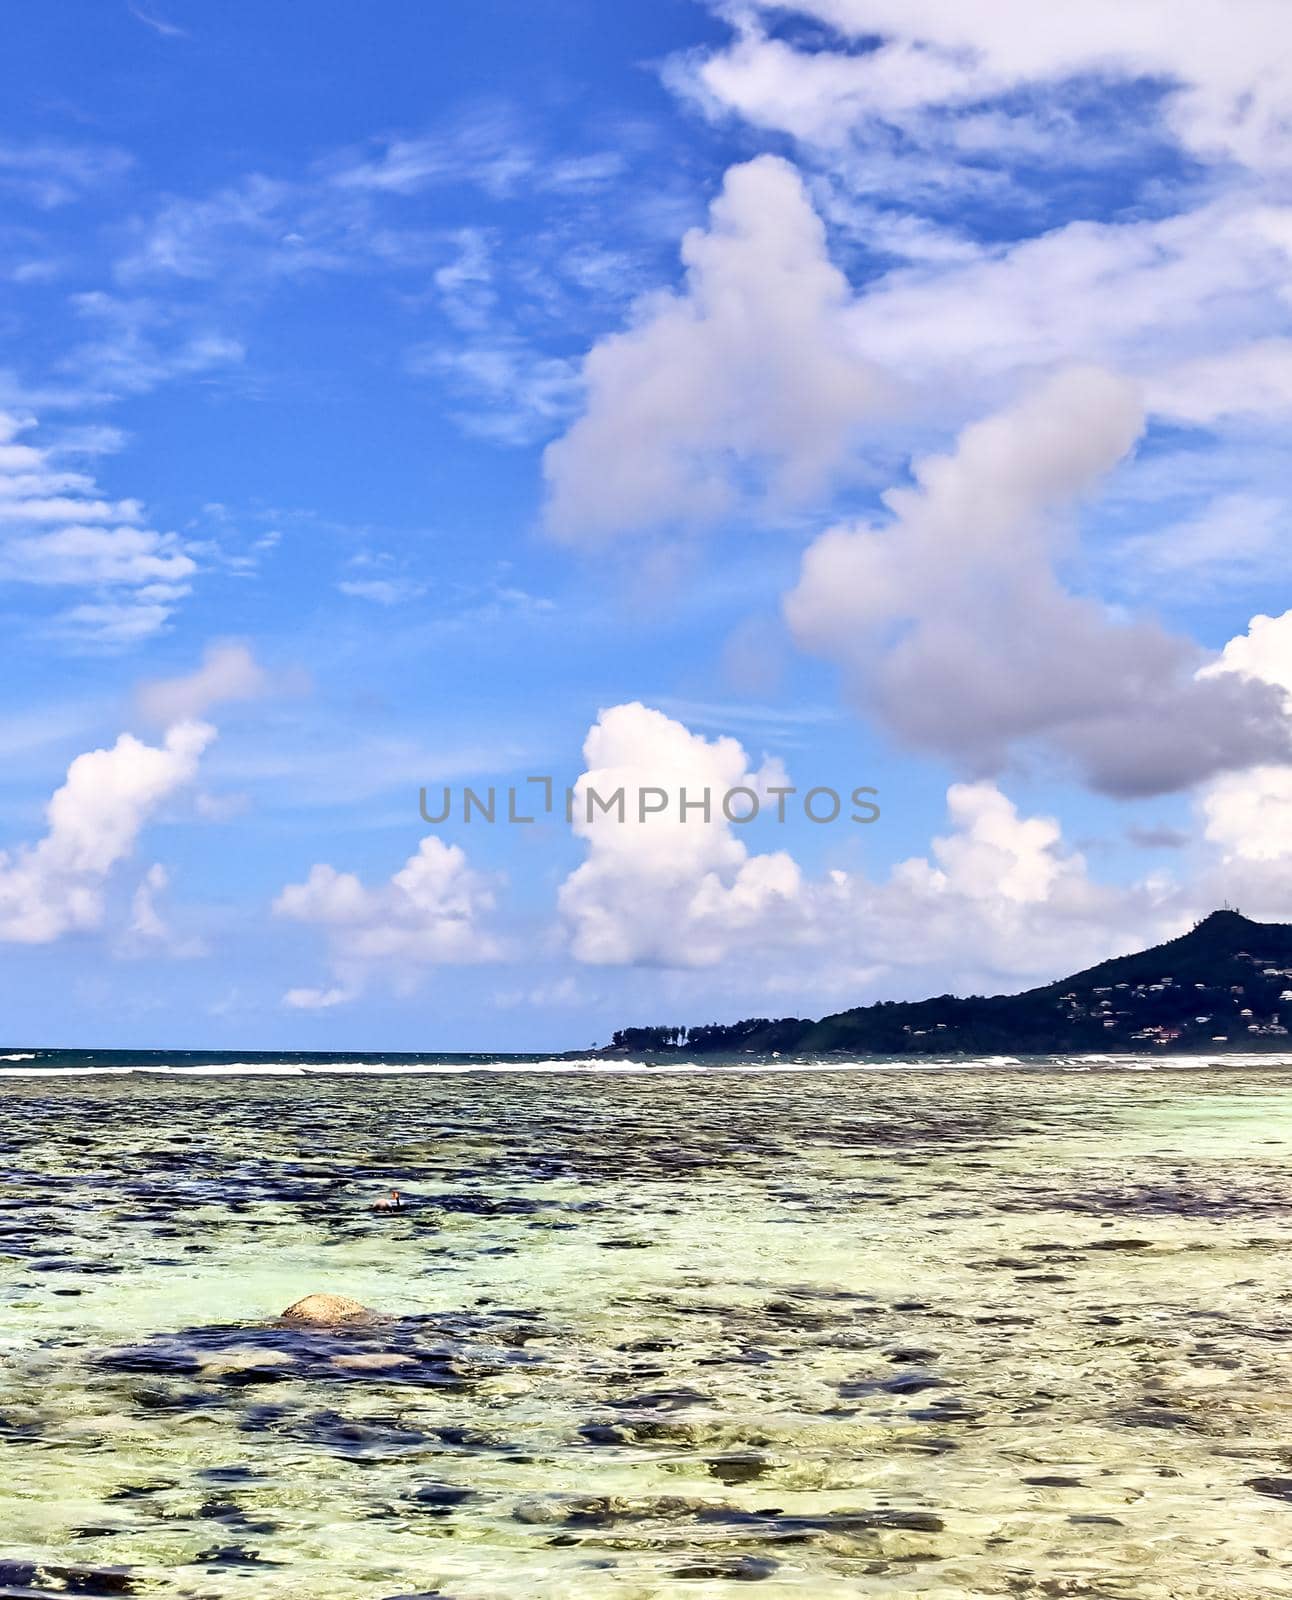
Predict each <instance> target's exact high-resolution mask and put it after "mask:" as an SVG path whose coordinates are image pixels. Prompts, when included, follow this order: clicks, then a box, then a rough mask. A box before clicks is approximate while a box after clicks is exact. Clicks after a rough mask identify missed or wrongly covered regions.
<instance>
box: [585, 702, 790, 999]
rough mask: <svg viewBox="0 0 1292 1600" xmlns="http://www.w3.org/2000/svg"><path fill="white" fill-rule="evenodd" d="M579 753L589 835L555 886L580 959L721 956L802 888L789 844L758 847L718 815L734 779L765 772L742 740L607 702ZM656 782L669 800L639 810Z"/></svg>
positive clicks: (739, 783)
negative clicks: (696, 805) (613, 809)
mask: <svg viewBox="0 0 1292 1600" xmlns="http://www.w3.org/2000/svg"><path fill="white" fill-rule="evenodd" d="M583 753H584V757H585V759H586V761H587V764H588V770H587V771H586V772H585V773H584V774H583V775H582V777H580V778H579V780H578V782H577V783H576V784H575V803H574V824H573V826H574V831H575V833H576V834H577V835H578V836H579V837H580V838H583V839H585V840H586V841H587V843H588V859H587V860H586V861H585V862H584V863H583V864H582V865H581V866H580V867H578V868H576V869H575V871H574V872H572V873H571V874H570V876H569V877H568V878H567V879H566V880H565V882H564V883H563V884H562V885H561V890H560V898H559V905H560V912H561V916H562V919H563V920H564V922H565V924H566V927H567V928H568V930H569V934H570V942H571V948H572V949H573V952H574V954H575V956H576V958H577V959H578V960H580V961H586V962H591V963H593V964H598V965H600V964H609V965H620V964H625V963H635V962H641V963H648V964H649V963H656V964H659V965H666V966H696V967H700V966H708V965H710V964H712V963H714V962H717V961H720V960H722V959H723V958H724V957H725V955H726V954H727V953H728V951H729V949H730V945H731V939H732V936H733V933H734V932H735V931H736V930H737V929H738V928H739V927H741V926H742V925H745V926H748V925H750V924H753V923H757V922H759V921H760V920H761V919H762V918H764V917H765V916H766V914H767V912H768V911H769V909H770V908H773V907H775V906H776V905H777V904H784V902H786V901H787V900H790V899H792V898H793V897H794V896H795V895H796V894H797V893H798V889H799V872H798V868H797V866H796V865H795V864H794V862H793V861H792V860H791V858H790V857H789V856H788V855H786V854H785V853H784V852H783V851H778V852H777V853H775V854H774V855H765V856H751V855H750V854H749V852H748V850H747V849H746V847H745V845H744V843H743V842H742V841H741V840H740V839H738V838H736V837H735V835H734V833H733V831H732V826H731V824H729V823H728V822H727V821H726V820H725V819H724V817H723V815H722V811H721V800H722V797H723V796H724V795H725V794H726V793H727V792H728V791H729V790H733V789H736V788H739V787H744V788H752V789H754V790H755V791H756V792H759V791H761V790H762V789H763V788H765V786H766V783H767V781H769V780H768V774H766V773H752V772H750V770H749V763H748V761H747V759H746V756H745V752H744V750H743V749H742V747H741V746H740V745H739V744H738V743H737V741H736V740H734V739H729V738H719V739H713V740H709V739H705V738H702V737H701V736H700V735H699V734H695V733H692V732H691V731H690V730H689V729H688V728H686V727H684V726H683V724H682V723H680V722H677V721H675V720H674V719H673V718H672V717H667V716H665V715H664V713H663V712H661V711H656V710H653V709H651V708H650V707H648V706H644V705H642V704H640V703H639V702H636V701H634V702H632V703H631V704H628V705H620V706H612V707H611V708H610V709H609V710H606V711H602V712H601V714H600V716H599V717H598V718H597V721H596V722H595V724H594V725H593V726H592V728H591V729H590V730H589V732H588V736H587V739H586V740H585V741H584V746H583ZM683 788H685V789H686V790H687V792H688V793H689V795H690V796H691V797H692V799H694V798H696V797H698V796H702V795H704V794H705V793H706V792H707V794H708V795H709V810H710V815H709V818H708V820H705V819H704V817H703V816H702V814H701V813H700V812H698V811H695V810H691V811H689V812H688V813H687V816H686V818H685V819H683V818H682V816H681V814H680V810H679V794H680V791H681V790H682V789H683ZM589 789H593V790H595V792H596V794H597V796H599V797H600V799H601V800H606V799H607V798H608V797H610V796H613V795H614V794H615V793H616V791H618V790H619V789H623V790H624V794H625V800H624V804H625V808H626V813H625V814H626V817H627V819H628V820H627V821H625V822H620V821H618V820H617V817H616V816H615V815H614V814H610V815H605V814H603V813H602V812H601V811H600V810H599V809H598V807H597V806H596V805H591V804H590V802H589V799H588V791H589ZM651 789H662V790H664V791H665V792H666V793H667V794H668V795H669V796H670V797H671V804H670V805H669V807H668V809H667V810H666V811H659V812H654V813H653V814H647V815H646V816H645V820H644V821H643V820H639V818H640V817H641V816H642V806H643V804H644V805H645V806H646V807H647V808H654V807H656V806H657V805H658V801H657V799H656V798H655V796H653V795H650V794H644V793H643V791H649V790H651ZM737 803H739V802H733V805H734V804H737ZM744 803H745V804H746V805H747V804H748V802H744ZM589 813H591V815H590V816H589Z"/></svg>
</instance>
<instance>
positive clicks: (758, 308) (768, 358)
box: [544, 156, 891, 540]
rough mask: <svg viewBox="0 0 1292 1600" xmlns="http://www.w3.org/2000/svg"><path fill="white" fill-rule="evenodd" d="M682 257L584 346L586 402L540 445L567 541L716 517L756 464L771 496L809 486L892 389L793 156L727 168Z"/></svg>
mask: <svg viewBox="0 0 1292 1600" xmlns="http://www.w3.org/2000/svg"><path fill="white" fill-rule="evenodd" d="M682 260H683V263H684V265H685V268H686V273H685V282H684V285H683V288H682V290H681V292H679V293H668V292H662V293H657V294H653V295H649V296H647V297H645V298H644V299H643V300H641V301H639V302H638V303H637V305H636V308H635V313H634V319H633V323H632V326H630V327H629V328H628V330H627V331H626V332H623V333H616V334H612V335H610V336H608V337H607V338H605V339H603V340H601V341H600V342H599V343H598V344H596V345H594V346H593V348H592V350H591V351H590V352H589V353H588V355H587V358H586V360H585V362H584V367H583V382H584V385H585V387H586V390H587V407H586V410H585V412H584V414H583V415H582V416H581V417H580V418H579V419H578V421H577V422H575V423H574V425H573V426H572V427H571V428H570V429H569V431H568V432H567V433H566V434H565V435H564V437H563V438H561V439H559V440H557V441H556V442H554V443H553V444H551V445H549V446H548V448H547V450H546V452H545V454H544V472H545V475H546V478H547V485H548V491H549V499H548V507H547V520H548V524H549V526H550V527H551V528H552V530H553V531H554V532H555V533H557V534H558V535H560V536H561V537H564V538H568V539H575V540H577V539H588V540H593V539H599V538H605V537H608V536H611V535H614V534H618V533H622V532H625V531H628V530H632V529H636V528H642V527H648V526H651V525H654V524H660V523H668V522H683V523H704V522H706V521H712V520H714V519H716V518H718V517H720V516H722V515H724V514H725V513H727V512H729V511H731V510H732V509H733V507H734V506H735V505H736V504H737V503H738V500H739V498H740V485H741V483H742V481H743V480H744V479H745V478H747V477H748V476H749V475H750V474H753V475H756V476H761V477H763V478H764V479H765V483H766V488H767V492H768V494H769V495H770V497H771V499H772V500H773V502H776V501H790V500H794V499H799V498H802V497H804V496H806V495H810V494H813V493H815V492H817V491H818V490H820V489H821V488H823V487H824V485H825V483H826V481H827V479H828V476H829V474H830V473H831V472H832V471H833V470H834V469H835V468H836V467H837V466H838V465H839V463H840V461H841V459H842V457H843V455H844V453H845V451H846V450H847V448H848V446H849V445H850V444H851V442H852V441H853V439H854V437H855V435H856V432H857V429H858V427H859V425H860V424H861V423H862V422H864V421H865V420H867V419H869V418H873V417H874V416H876V415H877V413H878V412H879V411H880V410H881V409H882V408H883V407H884V405H885V404H886V402H887V401H888V400H889V398H890V391H891V386H890V385H889V384H887V383H886V382H885V380H884V379H883V378H882V376H881V375H880V373H879V371H878V370H877V368H876V367H875V366H874V365H873V364H872V363H871V362H870V361H869V360H868V359H867V358H866V356H865V355H864V354H863V350H862V347H861V346H860V345H859V344H858V343H857V342H856V341H855V340H854V339H853V338H852V337H851V334H850V332H849V330H848V326H847V320H846V317H845V312H846V309H847V307H848V304H849V301H850V292H849V288H848V284H847V280H846V279H845V278H844V276H843V274H842V273H841V272H840V271H839V270H838V269H837V268H836V267H835V266H834V265H833V264H832V263H831V261H830V259H829V256H828V254H827V251H826V241H825V230H824V228H823V226H822V224H821V221H820V219H819V218H818V217H817V215H816V213H815V212H814V211H813V209H812V206H811V205H810V203H809V201H808V198H807V195H806V193H805V192H804V189H803V185H802V183H801V181H800V179H799V177H798V174H797V173H796V172H795V171H794V169H793V167H791V166H790V165H789V164H788V163H787V162H785V161H781V160H779V159H778V158H776V157H774V156H760V157H758V158H757V159H755V160H753V161H750V162H747V163H746V164H745V165H743V166H736V167H732V168H731V169H730V170H729V171H728V172H727V175H726V178H725V180H724V183H723V189H722V193H721V194H720V195H719V196H718V198H717V199H716V200H715V201H714V202H713V205H712V207H711V208H710V214H709V224H708V227H707V229H700V228H693V229H691V230H690V232H688V233H687V234H686V236H685V238H684V239H683V241H682Z"/></svg>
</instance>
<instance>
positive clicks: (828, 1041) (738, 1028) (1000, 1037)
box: [606, 910, 1292, 1055]
mask: <svg viewBox="0 0 1292 1600" xmlns="http://www.w3.org/2000/svg"><path fill="white" fill-rule="evenodd" d="M1290 1025H1292V926H1289V925H1288V924H1286V923H1279V922H1253V921H1252V920H1251V919H1250V918H1248V917H1244V916H1242V915H1241V914H1240V913H1239V912H1237V911H1230V910H1224V911H1213V912H1212V913H1211V915H1210V916H1208V917H1205V918H1204V919H1203V920H1202V921H1201V922H1199V923H1196V924H1195V925H1194V927H1193V928H1191V929H1190V931H1189V932H1188V933H1185V934H1182V935H1181V936H1180V937H1179V938H1178V939H1171V940H1168V941H1167V943H1165V944H1159V945H1154V946H1153V948H1152V949H1149V950H1141V951H1139V952H1138V953H1137V954H1135V955H1129V956H1117V957H1115V958H1113V959H1112V960H1110V961H1101V962H1100V963H1099V965H1098V966H1094V967H1089V968H1087V969H1086V970H1085V971H1084V972H1078V973H1075V974H1074V975H1073V976H1072V977H1070V978H1063V979H1060V980H1059V981H1058V982H1055V983H1047V984H1045V985H1043V986H1042V987H1040V988H1036V989H1028V990H1026V991H1025V992H1024V993H1022V994H1013V995H990V996H982V995H973V996H970V997H968V998H963V997H958V996H955V995H939V996H938V997H937V998H936V999H931V1000H900V1001H893V1000H885V1001H880V1002H879V1003H878V1004H876V1005H869V1006H856V1007H854V1008H852V1009H851V1010H849V1011H839V1012H836V1013H835V1014H834V1015H832V1016H828V1017H822V1018H821V1019H820V1020H819V1021H816V1022H813V1021H808V1020H805V1019H803V1018H800V1017H782V1018H779V1019H776V1020H771V1019H768V1018H766V1017H753V1018H749V1019H747V1020H746V1021H743V1022H735V1023H729V1024H718V1023H709V1024H705V1025H702V1026H699V1027H691V1028H622V1029H620V1030H619V1031H618V1032H617V1033H616V1034H615V1035H614V1039H613V1042H612V1044H611V1046H610V1048H609V1050H608V1052H606V1053H608V1054H612V1055H618V1054H630V1053H634V1052H641V1051H664V1052H668V1053H675V1052H683V1051H684V1052H685V1053H687V1054H688V1055H695V1054H710V1053H733V1052H738V1053H742V1054H743V1053H745V1052H755V1053H759V1054H762V1053H769V1052H771V1051H774V1050H779V1051H782V1052H787V1051H795V1052H818V1051H819V1052H840V1051H847V1052H850V1053H865V1054H881V1055H926V1054H937V1055H941V1054H944V1053H955V1052H960V1051H963V1052H967V1053H973V1054H977V1055H983V1054H988V1055H1020V1054H1047V1053H1051V1052H1059V1051H1073V1050H1076V1051H1092V1050H1110V1049H1115V1050H1138V1051H1154V1052H1156V1051H1159V1050H1178V1051H1192V1050H1207V1051H1216V1050H1224V1049H1230V1050H1234V1049H1254V1048H1262V1047H1268V1046H1271V1045H1274V1044H1276V1043H1277V1042H1278V1041H1281V1040H1284V1039H1286V1038H1287V1036H1288V1029H1289V1026H1290Z"/></svg>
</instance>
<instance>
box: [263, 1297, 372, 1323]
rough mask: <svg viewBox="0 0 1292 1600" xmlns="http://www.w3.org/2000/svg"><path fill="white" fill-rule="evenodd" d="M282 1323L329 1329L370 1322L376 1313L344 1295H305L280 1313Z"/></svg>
mask: <svg viewBox="0 0 1292 1600" xmlns="http://www.w3.org/2000/svg"><path fill="white" fill-rule="evenodd" d="M280 1316H281V1317H282V1320H283V1321H284V1322H305V1323H309V1324H310V1325H311V1326H312V1327H321V1328H330V1327H334V1326H335V1325H336V1324H337V1323H338V1322H360V1321H364V1322H366V1321H371V1320H372V1319H373V1318H374V1317H375V1316H376V1312H374V1311H369V1309H368V1307H367V1306H365V1305H361V1304H360V1302H359V1301H358V1300H351V1299H350V1297H349V1296H348V1295H344V1294H307V1295H306V1296H305V1298H304V1299H303V1300H297V1301H294V1302H293V1303H292V1304H291V1305H289V1306H288V1307H287V1309H286V1311H283V1312H281V1313H280Z"/></svg>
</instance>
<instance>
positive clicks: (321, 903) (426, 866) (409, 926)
mask: <svg viewBox="0 0 1292 1600" xmlns="http://www.w3.org/2000/svg"><path fill="white" fill-rule="evenodd" d="M493 907H494V891H493V885H492V883H491V882H490V880H489V879H488V878H486V877H485V876H484V875H483V874H481V873H479V872H476V871H475V870H474V869H473V868H472V867H471V866H470V865H469V864H468V862H467V858H466V854H465V852H464V851H463V850H462V849H461V848H460V846H458V845H446V844H445V843H444V841H443V840H442V839H439V838H437V837H435V836H434V835H430V836H428V837H427V838H425V839H423V840H422V842H421V844H420V845H419V846H418V849H417V850H416V852H415V853H414V854H413V855H411V856H410V857H409V858H408V860H407V861H406V862H405V863H404V865H403V866H402V867H401V868H400V870H399V871H398V872H396V873H394V874H393V876H392V877H391V878H390V879H389V880H388V881H387V882H386V883H384V884H381V885H379V886H377V887H376V888H368V887H367V886H366V885H365V884H364V883H363V882H362V881H361V880H360V879H359V878H358V877H356V876H355V874H354V873H351V872H338V871H337V870H336V868H335V867H332V866H328V865H326V864H324V863H319V864H317V865H315V866H313V867H311V868H310V871H309V875H308V876H307V878H306V880H305V882H304V883H295V884H289V885H288V886H287V887H286V888H285V889H284V890H283V891H282V893H281V894H280V895H279V896H278V898H277V899H276V900H275V901H274V911H275V913H276V914H277V915H278V916H281V917H289V918H291V919H292V920H294V921H296V922H305V923H310V924H313V925H314V926H317V927H320V928H323V929H324V930H325V931H326V934H327V942H328V952H329V960H330V964H331V966H332V969H333V971H334V973H335V974H336V975H337V978H338V980H339V981H338V982H337V983H336V984H335V985H333V986H330V987H326V988H320V989H314V988H300V989H293V990H291V991H289V993H288V995H286V996H284V1004H286V1005H289V1006H293V1007H296V1008H298V1009H299V1008H302V1007H304V1008H311V1007H313V1008H317V1007H319V1006H331V1005H336V1004H340V1003H341V1001H342V1000H344V999H349V998H353V997H354V996H355V995H357V994H358V993H359V992H360V991H361V989H362V987H363V985H364V983H365V982H366V981H367V979H368V977H369V976H370V975H371V974H372V973H373V972H374V971H377V970H379V969H380V970H385V971H388V972H389V973H390V974H391V975H393V976H394V978H395V979H396V981H400V982H409V981H411V980H412V978H413V977H414V976H415V975H416V973H417V972H418V971H419V970H420V969H423V968H426V967H431V966H441V965H460V964H463V963H473V962H485V961H495V960H497V959H498V958H499V957H500V955H501V953H502V952H501V946H500V944H499V942H498V941H497V939H496V938H495V937H494V935H493V934H492V933H491V932H490V931H489V929H488V927H487V926H486V922H487V919H488V916H489V913H490V912H491V911H492V910H493ZM293 996H294V997H295V998H292V997H293Z"/></svg>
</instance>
